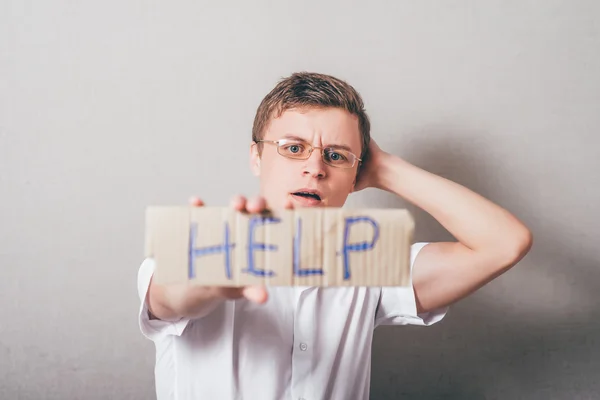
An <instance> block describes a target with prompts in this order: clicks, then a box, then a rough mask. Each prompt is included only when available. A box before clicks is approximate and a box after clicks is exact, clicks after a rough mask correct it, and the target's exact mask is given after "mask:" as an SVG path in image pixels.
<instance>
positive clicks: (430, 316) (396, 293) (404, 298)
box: [375, 243, 449, 326]
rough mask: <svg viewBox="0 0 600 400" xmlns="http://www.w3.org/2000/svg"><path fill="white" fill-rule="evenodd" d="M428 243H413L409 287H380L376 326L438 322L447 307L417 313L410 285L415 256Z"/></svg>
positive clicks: (431, 323) (427, 324)
mask: <svg viewBox="0 0 600 400" xmlns="http://www.w3.org/2000/svg"><path fill="white" fill-rule="evenodd" d="M428 244H429V243H415V244H413V245H412V246H411V252H410V268H411V276H410V285H409V286H406V287H382V289H381V297H380V300H379V307H378V309H377V314H376V316H375V326H378V325H421V326H429V325H433V324H435V323H436V322H439V321H440V320H442V319H443V318H444V316H445V315H446V313H447V312H448V308H449V307H442V308H439V309H436V310H433V311H430V312H427V313H421V314H418V313H417V302H416V297H415V292H414V287H413V285H412V267H413V265H414V262H415V259H416V258H417V255H418V254H419V252H420V251H421V249H423V247H425V246H426V245H428Z"/></svg>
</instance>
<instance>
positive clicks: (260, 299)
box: [216, 286, 268, 304]
mask: <svg viewBox="0 0 600 400" xmlns="http://www.w3.org/2000/svg"><path fill="white" fill-rule="evenodd" d="M216 290H217V295H218V296H220V297H223V298H225V299H230V300H235V299H239V298H242V297H244V298H246V299H247V300H249V301H252V302H254V303H257V304H264V303H265V302H266V301H267V299H268V293H267V289H266V288H264V287H261V286H244V287H219V288H216Z"/></svg>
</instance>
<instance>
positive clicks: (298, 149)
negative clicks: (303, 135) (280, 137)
mask: <svg viewBox="0 0 600 400" xmlns="http://www.w3.org/2000/svg"><path fill="white" fill-rule="evenodd" d="M281 149H282V150H283V151H284V152H285V153H286V154H290V155H302V154H303V153H304V151H305V147H304V145H302V143H286V144H283V145H282V146H281Z"/></svg>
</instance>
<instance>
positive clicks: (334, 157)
mask: <svg viewBox="0 0 600 400" xmlns="http://www.w3.org/2000/svg"><path fill="white" fill-rule="evenodd" d="M325 154H326V155H327V158H328V159H329V160H330V161H332V162H335V163H337V164H341V163H345V162H347V161H348V157H346V155H345V154H344V153H342V152H340V151H335V150H333V149H330V150H327V151H326V153H325Z"/></svg>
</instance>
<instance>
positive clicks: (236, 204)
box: [230, 195, 246, 212]
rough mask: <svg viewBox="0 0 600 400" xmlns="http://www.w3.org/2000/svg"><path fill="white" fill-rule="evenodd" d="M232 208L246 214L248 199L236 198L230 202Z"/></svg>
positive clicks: (238, 196)
mask: <svg viewBox="0 0 600 400" xmlns="http://www.w3.org/2000/svg"><path fill="white" fill-rule="evenodd" d="M230 206H231V208H233V209H234V210H236V211H240V212H244V211H246V198H245V197H244V196H240V195H237V196H234V197H233V198H232V199H231V202H230Z"/></svg>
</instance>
